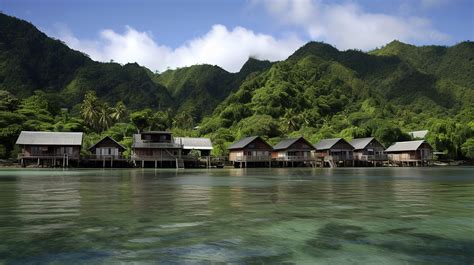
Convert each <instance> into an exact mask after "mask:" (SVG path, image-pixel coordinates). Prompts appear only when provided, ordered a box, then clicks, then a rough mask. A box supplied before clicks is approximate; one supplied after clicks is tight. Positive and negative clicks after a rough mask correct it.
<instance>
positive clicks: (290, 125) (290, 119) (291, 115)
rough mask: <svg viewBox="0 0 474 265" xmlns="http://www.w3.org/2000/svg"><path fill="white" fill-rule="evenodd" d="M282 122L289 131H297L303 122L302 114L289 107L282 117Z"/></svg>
mask: <svg viewBox="0 0 474 265" xmlns="http://www.w3.org/2000/svg"><path fill="white" fill-rule="evenodd" d="M282 122H283V124H284V128H285V130H286V132H287V133H289V132H292V131H297V130H299V129H300V127H301V123H302V122H303V118H302V115H301V114H300V113H298V114H297V113H296V112H295V111H294V110H293V109H287V110H286V112H285V115H283V117H282Z"/></svg>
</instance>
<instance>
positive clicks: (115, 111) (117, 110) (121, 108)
mask: <svg viewBox="0 0 474 265" xmlns="http://www.w3.org/2000/svg"><path fill="white" fill-rule="evenodd" d="M111 110H112V113H111V114H110V117H111V118H112V119H113V120H114V121H120V120H122V119H123V118H124V116H125V115H126V114H127V107H125V104H124V103H123V102H122V101H119V102H117V104H116V105H115V107H113V108H112V109H111Z"/></svg>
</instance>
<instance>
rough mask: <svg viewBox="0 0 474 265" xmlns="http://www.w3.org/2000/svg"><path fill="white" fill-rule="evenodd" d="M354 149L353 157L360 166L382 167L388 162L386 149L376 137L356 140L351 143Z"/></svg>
mask: <svg viewBox="0 0 474 265" xmlns="http://www.w3.org/2000/svg"><path fill="white" fill-rule="evenodd" d="M349 144H350V145H352V146H353V147H354V150H353V156H354V160H355V163H357V164H358V165H368V164H371V165H373V166H376V165H377V163H379V164H380V165H381V164H382V163H383V161H385V160H387V155H386V154H385V152H384V151H385V147H384V146H383V145H382V144H381V143H380V142H379V141H377V139H375V138H374V137H365V138H354V139H352V140H351V141H350V142H349Z"/></svg>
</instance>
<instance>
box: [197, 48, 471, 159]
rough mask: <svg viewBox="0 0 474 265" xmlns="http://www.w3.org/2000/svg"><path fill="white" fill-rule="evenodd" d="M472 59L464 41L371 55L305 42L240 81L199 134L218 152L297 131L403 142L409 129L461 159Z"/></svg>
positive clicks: (468, 124) (316, 135)
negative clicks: (245, 140) (253, 138)
mask: <svg viewBox="0 0 474 265" xmlns="http://www.w3.org/2000/svg"><path fill="white" fill-rule="evenodd" d="M394 46H396V47H397V48H396V49H395V48H394ZM405 48H407V49H409V51H405V50H404V49H405ZM425 50H437V51H438V53H430V55H429V56H425V55H424V54H425ZM395 51H397V52H395ZM440 51H442V52H440ZM419 53H420V54H419ZM397 54H413V56H408V55H404V56H402V55H400V56H399V55H397ZM407 57H408V58H412V57H416V59H408V58H407ZM425 57H426V58H425ZM473 57H474V49H473V43H472V42H465V43H460V44H458V45H456V46H453V47H449V48H447V47H438V46H429V47H415V46H411V45H406V44H402V43H400V42H396V41H395V42H392V43H390V44H388V45H387V46H386V47H383V48H381V49H379V50H376V51H373V52H371V53H364V52H361V51H354V50H349V51H344V52H341V51H338V50H337V49H335V48H334V47H332V46H330V45H327V44H324V43H316V42H311V43H308V44H307V45H305V46H304V47H302V48H300V49H299V50H297V51H296V52H295V53H294V54H293V55H292V56H290V57H289V58H288V59H287V60H286V61H283V62H279V63H276V64H274V65H273V66H272V68H271V69H269V70H268V71H266V72H264V73H261V74H259V75H257V76H255V77H253V78H249V79H247V80H246V81H245V82H244V83H243V84H242V85H241V87H240V88H239V90H238V91H236V92H235V93H232V94H231V95H230V96H229V97H228V98H227V99H226V101H224V102H223V103H222V104H221V105H219V106H218V107H217V108H216V110H215V111H214V113H213V115H212V116H211V117H209V118H206V119H205V120H204V121H203V123H202V126H201V133H202V134H209V135H211V137H212V138H213V139H214V142H215V143H218V144H219V147H220V149H221V151H223V150H225V148H226V146H227V145H228V144H229V143H231V142H232V141H234V140H236V139H238V138H240V137H243V136H246V135H255V134H256V135H265V136H267V137H268V138H269V140H270V141H271V142H274V143H275V142H277V141H278V140H279V139H280V138H282V137H286V136H299V135H304V136H305V137H307V138H308V139H309V140H311V141H312V142H316V141H318V140H319V139H321V138H326V137H335V136H340V137H346V138H353V137H364V136H376V137H378V138H379V139H380V140H381V141H382V142H383V143H384V144H385V145H389V144H391V143H393V142H394V141H398V140H409V136H408V135H407V134H406V132H408V131H410V130H419V129H429V130H430V133H429V135H428V141H429V142H430V143H432V144H433V145H434V146H435V148H436V149H438V150H439V151H445V152H449V153H450V155H451V156H453V157H461V156H462V145H463V144H465V143H466V142H468V139H469V138H470V137H472V136H473V129H474V123H473V118H472V117H473V114H474V109H473V102H474V90H473V87H474V82H473V80H471V76H472V74H473V70H474V61H473V59H472V58H473ZM425 60H429V61H430V62H429V63H425V62H424V61H425ZM434 62H439V63H434ZM432 64H438V65H435V66H433V65H432ZM448 65H451V67H452V68H456V69H453V70H452V71H449V70H447V69H449V67H448ZM467 145H468V143H466V145H465V149H466V148H467V147H466V146H467Z"/></svg>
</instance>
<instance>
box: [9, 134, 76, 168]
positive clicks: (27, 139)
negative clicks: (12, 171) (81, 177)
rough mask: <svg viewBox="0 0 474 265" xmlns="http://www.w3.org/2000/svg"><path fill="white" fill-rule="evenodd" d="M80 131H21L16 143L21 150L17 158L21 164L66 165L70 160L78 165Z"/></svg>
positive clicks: (68, 164)
mask: <svg viewBox="0 0 474 265" xmlns="http://www.w3.org/2000/svg"><path fill="white" fill-rule="evenodd" d="M82 136H83V133H82V132H39V131H22V132H21V133H20V135H19V136H18V139H17V141H16V144H17V145H18V146H19V147H20V149H21V151H20V153H19V155H18V159H19V160H20V163H21V165H22V166H27V165H28V164H29V163H31V162H33V163H36V165H37V166H52V167H55V166H62V167H68V166H70V163H71V162H75V163H76V166H77V165H79V160H80V153H81V146H82Z"/></svg>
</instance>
